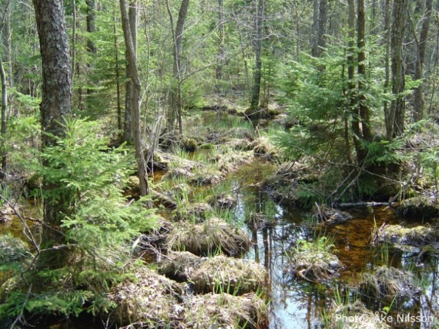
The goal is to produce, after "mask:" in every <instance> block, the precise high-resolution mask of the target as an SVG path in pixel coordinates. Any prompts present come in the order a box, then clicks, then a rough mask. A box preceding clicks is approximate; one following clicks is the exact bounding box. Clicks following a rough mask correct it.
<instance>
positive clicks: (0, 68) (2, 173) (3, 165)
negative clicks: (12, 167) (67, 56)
mask: <svg viewBox="0 0 439 329" xmlns="http://www.w3.org/2000/svg"><path fill="white" fill-rule="evenodd" d="M0 76H1V83H2V109H1V120H2V124H1V142H2V147H1V149H0V156H1V159H2V161H1V171H0V179H3V178H4V177H5V174H6V156H7V153H6V140H5V139H6V128H7V127H6V108H7V106H8V94H7V87H6V83H7V82H6V73H5V69H4V67H3V61H2V58H0Z"/></svg>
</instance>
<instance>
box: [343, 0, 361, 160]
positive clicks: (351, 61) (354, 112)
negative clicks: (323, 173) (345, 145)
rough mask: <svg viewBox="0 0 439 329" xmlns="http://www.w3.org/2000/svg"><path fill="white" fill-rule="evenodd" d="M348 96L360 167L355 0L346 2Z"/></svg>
mask: <svg viewBox="0 0 439 329" xmlns="http://www.w3.org/2000/svg"><path fill="white" fill-rule="evenodd" d="M348 37H349V44H348V57H347V62H348V79H349V83H348V90H349V92H348V95H349V105H350V108H351V128H352V132H353V134H354V135H353V141H354V146H355V153H356V155H357V162H358V164H359V165H361V164H362V163H363V161H364V158H365V155H364V151H363V150H362V149H361V139H362V134H361V128H360V111H359V108H358V102H357V95H356V94H357V92H356V83H355V51H356V50H355V41H354V40H355V0H348Z"/></svg>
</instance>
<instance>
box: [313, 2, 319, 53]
mask: <svg viewBox="0 0 439 329" xmlns="http://www.w3.org/2000/svg"><path fill="white" fill-rule="evenodd" d="M312 30H313V32H314V33H313V35H312V37H313V38H312V48H311V54H312V55H313V56H314V57H317V56H318V39H319V38H318V32H319V0H314V1H313V11H312Z"/></svg>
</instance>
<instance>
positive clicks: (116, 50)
mask: <svg viewBox="0 0 439 329" xmlns="http://www.w3.org/2000/svg"><path fill="white" fill-rule="evenodd" d="M113 32H114V57H115V58H114V59H115V61H116V67H115V68H114V70H115V73H116V102H117V129H118V130H119V133H121V132H122V128H123V127H122V106H121V97H120V66H119V46H118V35H117V26H116V10H115V7H113ZM119 136H120V135H119Z"/></svg>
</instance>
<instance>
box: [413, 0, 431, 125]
mask: <svg viewBox="0 0 439 329" xmlns="http://www.w3.org/2000/svg"><path fill="white" fill-rule="evenodd" d="M432 4H433V0H426V1H425V15H424V19H423V22H422V27H421V32H420V35H419V40H418V42H417V52H416V55H417V56H416V68H415V79H422V78H423V74H424V60H425V49H426V47H427V38H428V30H429V27H430V17H431V11H432ZM424 104H425V102H424V91H423V85H422V84H421V85H420V86H419V87H418V88H416V89H415V90H414V104H413V105H414V112H413V119H414V121H415V122H416V121H419V120H422V118H423V117H424V106H425V105H424Z"/></svg>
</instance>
